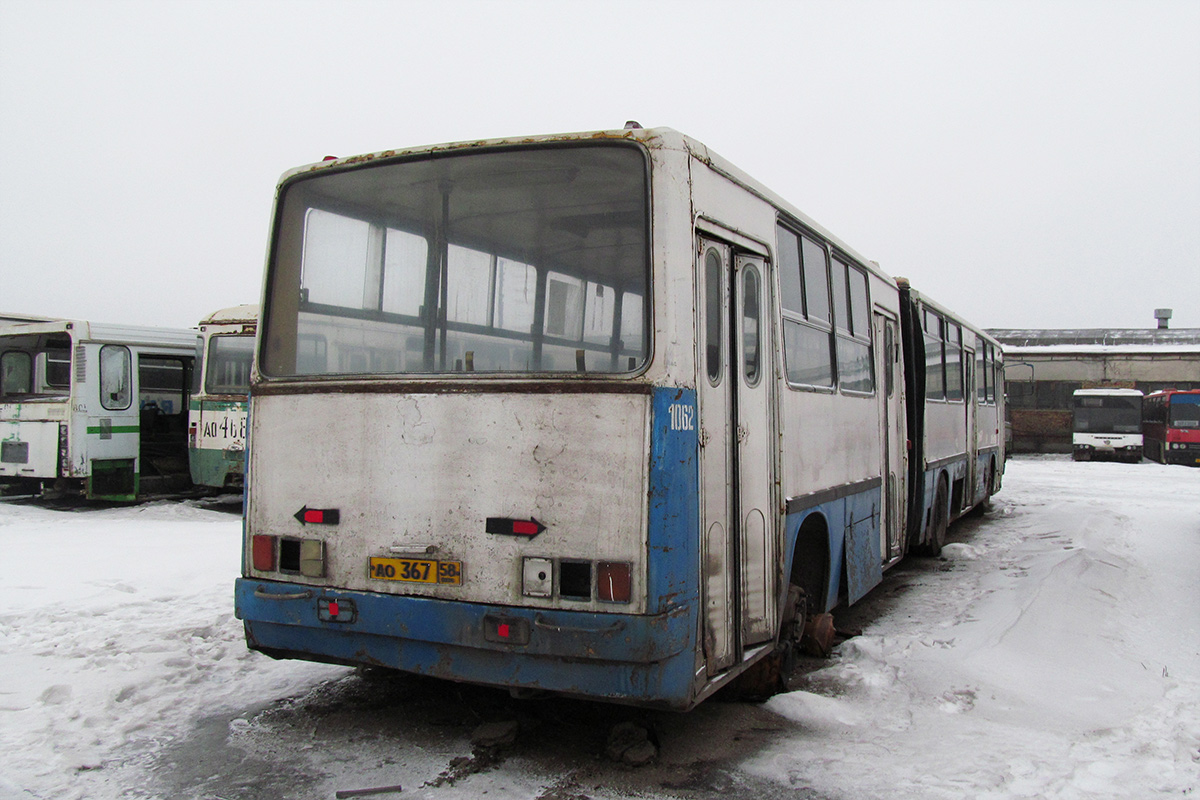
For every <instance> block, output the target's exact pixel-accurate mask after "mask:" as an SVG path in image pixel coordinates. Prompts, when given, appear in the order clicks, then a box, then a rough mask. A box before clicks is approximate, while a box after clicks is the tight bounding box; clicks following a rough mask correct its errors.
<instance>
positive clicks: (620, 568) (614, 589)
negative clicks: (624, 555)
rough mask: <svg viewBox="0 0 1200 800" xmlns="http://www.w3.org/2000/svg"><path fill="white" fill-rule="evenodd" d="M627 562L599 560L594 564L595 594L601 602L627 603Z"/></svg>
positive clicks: (628, 582)
mask: <svg viewBox="0 0 1200 800" xmlns="http://www.w3.org/2000/svg"><path fill="white" fill-rule="evenodd" d="M629 573H630V570H629V564H626V563H623V562H619V561H601V562H599V563H598V564H596V595H597V597H598V598H599V600H600V602H602V603H628V602H629V597H630V591H631V590H630V586H631V583H632V581H631V580H630V577H629Z"/></svg>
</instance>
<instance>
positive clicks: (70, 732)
mask: <svg viewBox="0 0 1200 800" xmlns="http://www.w3.org/2000/svg"><path fill="white" fill-rule="evenodd" d="M240 541H241V519H240V518H239V517H236V516H233V515H231V514H227V513H221V512H216V511H206V510H202V509H198V508H194V507H191V506H188V505H185V504H179V503H161V504H153V505H146V506H139V507H135V508H121V509H111V510H88V511H78V512H69V511H68V512H64V511H49V510H45V509H40V508H36V507H32V506H22V505H13V504H0V548H2V552H3V553H4V557H3V560H0V590H2V593H3V597H4V598H5V602H4V604H3V606H2V607H0V608H2V611H0V752H3V753H4V766H3V768H2V769H0V799H2V800H8V798H9V797H13V798H17V797H20V798H25V797H46V798H50V797H53V798H85V797H86V798H91V797H96V796H99V795H101V794H102V792H101V791H100V785H101V784H105V783H106V782H107V781H109V780H110V779H112V778H110V776H109V774H108V773H107V772H106V771H104V770H101V769H99V768H100V767H103V766H105V765H106V762H108V761H109V760H110V759H115V758H118V753H122V755H121V756H120V758H121V759H122V760H127V759H128V752H129V751H130V750H135V751H140V752H142V753H144V755H145V757H146V758H149V757H150V756H151V755H152V754H153V752H154V751H155V750H156V748H157V747H158V746H159V745H160V744H162V743H163V742H164V741H166V740H167V739H169V738H171V737H172V736H175V735H179V734H181V733H183V732H185V731H186V730H187V729H188V728H189V727H190V726H191V725H192V724H193V723H194V722H195V720H196V718H197V717H199V716H202V715H203V714H209V713H217V712H219V711H221V710H222V709H232V708H241V707H244V706H246V705H252V704H255V703H261V702H264V701H267V700H271V699H273V698H276V697H282V696H287V695H288V694H290V693H293V692H295V691H298V690H300V689H301V688H303V687H305V686H308V685H310V684H311V683H312V682H313V681H315V680H319V679H321V678H323V677H327V676H329V675H330V674H340V673H341V672H344V670H338V669H336V668H332V667H322V666H318V665H310V664H284V663H279V662H273V661H271V660H270V659H267V658H265V657H263V656H261V655H259V654H256V653H251V652H250V651H248V650H247V649H246V646H245V643H244V640H243V637H242V626H241V623H240V622H239V621H237V620H236V619H234V617H233V608H232V593H233V580H234V578H235V577H236V576H237V574H238V572H239V570H240V563H239V561H238V559H239V557H240V552H241V547H240ZM120 788H122V787H113V790H112V792H111V794H110V793H108V792H103V795H105V796H116V795H117V793H118V791H117V790H118V789H120ZM123 788H128V787H123ZM21 790H24V791H21Z"/></svg>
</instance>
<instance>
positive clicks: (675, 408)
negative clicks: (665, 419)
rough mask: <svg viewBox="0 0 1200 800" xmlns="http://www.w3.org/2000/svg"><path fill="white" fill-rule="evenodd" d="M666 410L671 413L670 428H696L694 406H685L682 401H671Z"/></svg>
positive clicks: (675, 429) (692, 429)
mask: <svg viewBox="0 0 1200 800" xmlns="http://www.w3.org/2000/svg"><path fill="white" fill-rule="evenodd" d="M667 411H668V413H669V414H670V415H671V430H673V431H694V430H696V409H695V408H694V407H692V406H685V405H683V404H682V403H672V404H671V406H670V407H669V408H668V410H667Z"/></svg>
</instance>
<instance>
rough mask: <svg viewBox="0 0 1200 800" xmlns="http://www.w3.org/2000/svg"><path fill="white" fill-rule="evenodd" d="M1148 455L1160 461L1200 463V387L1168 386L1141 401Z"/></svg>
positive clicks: (1143, 429) (1143, 431)
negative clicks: (1177, 387)
mask: <svg viewBox="0 0 1200 800" xmlns="http://www.w3.org/2000/svg"><path fill="white" fill-rule="evenodd" d="M1142 436H1143V440H1144V448H1145V453H1146V458H1149V459H1151V460H1153V461H1157V462H1159V463H1161V464H1185V465H1187V466H1189V467H1196V466H1200V389H1189V390H1186V391H1179V390H1175V389H1167V390H1165V391H1162V392H1155V393H1154V394H1151V395H1147V396H1146V399H1145V401H1143V403H1142Z"/></svg>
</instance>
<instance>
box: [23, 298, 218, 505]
mask: <svg viewBox="0 0 1200 800" xmlns="http://www.w3.org/2000/svg"><path fill="white" fill-rule="evenodd" d="M195 351H196V332H195V331H194V330H187V329H174V328H149V327H134V326H129V325H106V324H97V323H91V322H86V321H83V320H64V319H59V320H48V321H38V322H27V323H13V324H3V325H0V482H2V483H3V484H4V488H5V490H6V491H7V492H9V493H13V492H17V493H41V492H47V491H54V492H59V493H78V494H82V495H84V496H86V497H87V498H89V499H100V500H134V499H137V498H138V497H139V496H141V495H142V494H144V493H145V492H158V491H174V490H178V489H181V488H186V487H187V485H188V484H189V482H190V479H189V477H188V468H187V411H186V409H187V407H188V390H189V386H190V384H191V371H192V363H193V360H194V358H195Z"/></svg>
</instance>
